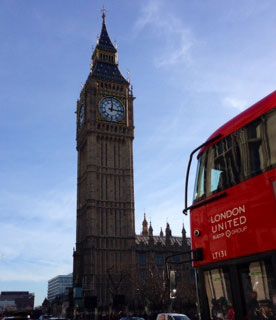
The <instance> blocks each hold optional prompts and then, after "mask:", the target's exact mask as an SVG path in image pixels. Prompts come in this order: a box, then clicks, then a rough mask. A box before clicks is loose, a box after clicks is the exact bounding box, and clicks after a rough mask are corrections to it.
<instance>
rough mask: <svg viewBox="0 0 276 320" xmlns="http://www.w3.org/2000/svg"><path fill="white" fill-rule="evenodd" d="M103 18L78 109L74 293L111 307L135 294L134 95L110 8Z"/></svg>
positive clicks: (85, 299)
mask: <svg viewBox="0 0 276 320" xmlns="http://www.w3.org/2000/svg"><path fill="white" fill-rule="evenodd" d="M102 19H103V21H102V30H101V34H100V37H99V39H98V43H97V45H96V48H95V50H94V52H93V55H92V63H91V71H90V74H89V76H88V78H87V81H86V83H85V85H84V87H83V89H82V91H81V93H80V98H79V100H78V102H77V110H76V115H77V152H78V181H77V232H76V249H75V252H74V272H73V273H74V288H75V298H79V299H80V301H81V300H82V301H84V303H85V301H90V303H91V301H93V303H94V304H96V303H97V305H98V306H108V305H110V304H111V303H114V299H116V298H117V300H120V301H121V302H123V301H125V300H126V299H127V296H131V292H130V291H129V290H130V289H129V288H130V286H129V285H128V279H129V277H130V273H131V268H132V266H134V254H135V253H134V251H133V247H134V244H135V227H134V188H133V138H134V124H133V100H134V97H133V95H132V90H131V87H130V84H129V82H128V81H127V80H126V79H125V78H124V77H123V76H122V75H121V73H120V71H119V68H118V55H117V49H116V48H115V47H114V46H113V44H112V42H111V40H110V38H109V35H108V33H107V29H106V23H105V13H103V15H102ZM82 298H83V299H82ZM89 299H90V300H89ZM125 302H126V301H125ZM93 303H92V304H93Z"/></svg>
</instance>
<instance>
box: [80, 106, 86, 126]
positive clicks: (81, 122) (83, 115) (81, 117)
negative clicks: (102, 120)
mask: <svg viewBox="0 0 276 320" xmlns="http://www.w3.org/2000/svg"><path fill="white" fill-rule="evenodd" d="M84 120H85V113H84V105H83V104H82V105H81V106H80V111H79V126H80V127H82V126H83V124H84Z"/></svg>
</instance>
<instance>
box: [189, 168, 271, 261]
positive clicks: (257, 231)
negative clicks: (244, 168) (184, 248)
mask: <svg viewBox="0 0 276 320" xmlns="http://www.w3.org/2000/svg"><path fill="white" fill-rule="evenodd" d="M191 227H192V244H193V249H197V248H203V250H204V260H203V261H202V262H196V263H195V264H194V265H195V266H201V265H206V264H209V263H214V262H218V261H223V260H228V259H233V258H238V257H243V256H249V255H252V254H257V253H264V252H266V251H271V250H275V249H276V170H275V169H274V170H272V171H270V172H266V173H264V174H262V175H259V176H256V177H254V178H252V179H249V180H247V181H245V182H243V183H241V184H239V185H238V186H235V187H233V188H230V189H228V190H227V197H225V198H223V199H220V200H217V201H215V202H212V203H210V204H207V205H206V206H203V207H199V208H195V209H193V210H192V212H191ZM195 230H198V231H199V232H197V233H195Z"/></svg>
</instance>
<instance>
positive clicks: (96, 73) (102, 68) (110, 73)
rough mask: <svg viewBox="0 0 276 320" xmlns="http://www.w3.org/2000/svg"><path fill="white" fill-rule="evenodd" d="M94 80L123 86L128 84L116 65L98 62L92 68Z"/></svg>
mask: <svg viewBox="0 0 276 320" xmlns="http://www.w3.org/2000/svg"><path fill="white" fill-rule="evenodd" d="M91 76H92V78H95V79H100V80H104V81H115V82H118V83H122V84H128V82H127V80H126V79H125V78H124V77H123V76H122V74H121V72H120V70H119V68H118V66H117V65H115V64H110V63H105V62H100V61H97V63H95V65H94V66H93V68H92V73H91Z"/></svg>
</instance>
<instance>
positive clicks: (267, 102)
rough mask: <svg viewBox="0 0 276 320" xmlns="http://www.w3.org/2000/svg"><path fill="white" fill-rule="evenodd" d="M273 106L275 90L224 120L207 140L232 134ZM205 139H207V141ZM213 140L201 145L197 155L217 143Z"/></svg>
mask: <svg viewBox="0 0 276 320" xmlns="http://www.w3.org/2000/svg"><path fill="white" fill-rule="evenodd" d="M273 108H276V90H275V91H273V92H272V93H270V94H269V95H268V96H266V97H265V98H263V99H262V100H260V101H258V102H257V103H255V104H253V105H252V106H251V107H249V108H248V109H246V110H244V111H243V112H241V113H240V114H238V115H237V116H236V117H234V118H233V119H231V120H229V121H228V122H226V123H225V124H224V125H223V126H221V127H220V128H219V129H218V130H216V131H215V132H214V133H213V134H212V135H211V136H210V137H209V138H208V140H210V139H212V138H214V137H216V136H218V135H221V138H220V139H219V140H221V139H223V138H224V137H226V136H228V135H230V134H232V133H233V132H236V131H238V130H239V129H241V128H243V127H244V126H246V125H247V124H249V123H251V122H252V121H254V120H255V119H258V118H259V117H260V116H262V115H263V114H265V113H267V112H269V111H270V110H272V109H273ZM208 140H207V141H208ZM219 140H215V141H214V142H213V143H211V144H210V145H207V146H206V147H203V148H202V149H201V150H200V152H199V156H200V155H201V154H202V153H204V152H205V151H206V150H207V149H208V148H209V147H210V146H211V145H213V144H215V143H217V141H219Z"/></svg>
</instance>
